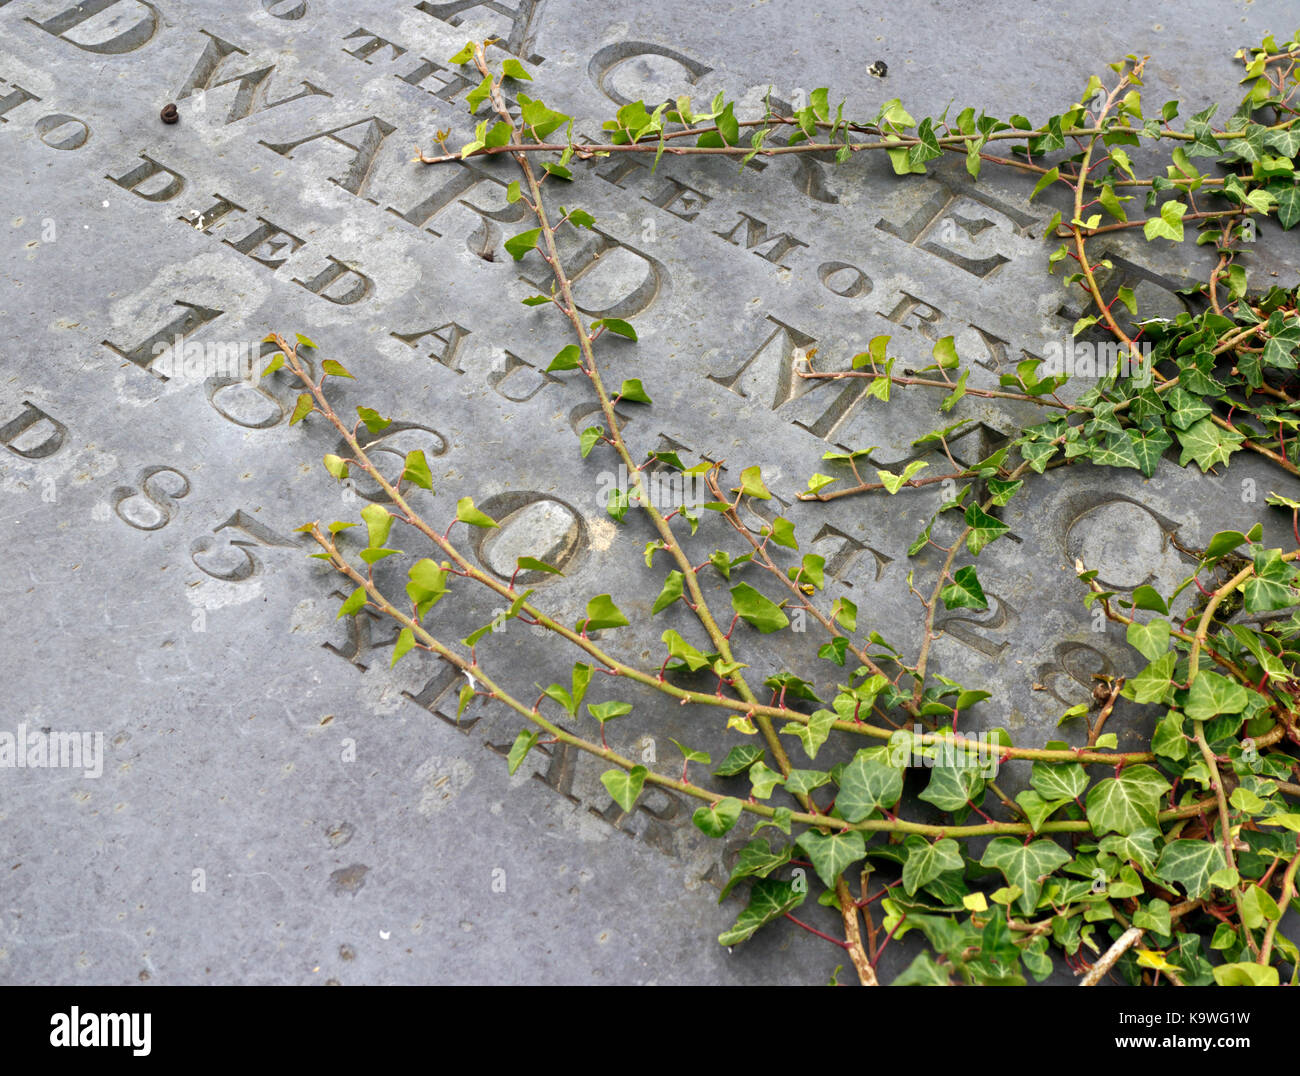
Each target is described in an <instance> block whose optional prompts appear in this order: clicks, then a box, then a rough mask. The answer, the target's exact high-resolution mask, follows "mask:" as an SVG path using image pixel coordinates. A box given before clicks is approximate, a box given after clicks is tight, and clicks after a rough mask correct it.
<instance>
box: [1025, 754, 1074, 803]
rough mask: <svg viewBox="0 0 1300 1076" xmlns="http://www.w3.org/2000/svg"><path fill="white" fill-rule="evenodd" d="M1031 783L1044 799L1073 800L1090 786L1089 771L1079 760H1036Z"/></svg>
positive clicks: (1031, 773) (1030, 779)
mask: <svg viewBox="0 0 1300 1076" xmlns="http://www.w3.org/2000/svg"><path fill="white" fill-rule="evenodd" d="M1029 783H1030V785H1032V786H1033V788H1034V789H1035V791H1037V792H1038V793H1039V794H1040V795H1041V796H1042V797H1043V798H1044V799H1047V800H1058V799H1069V800H1072V799H1074V798H1075V797H1077V796H1082V795H1083V790H1084V789H1085V788H1087V787H1088V772H1087V771H1086V770H1085V769H1084V768H1083V767H1082V766H1081V765H1079V763H1077V762H1035V763H1034V767H1033V770H1032V771H1031V772H1030V777H1029Z"/></svg>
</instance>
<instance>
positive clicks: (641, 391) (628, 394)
mask: <svg viewBox="0 0 1300 1076" xmlns="http://www.w3.org/2000/svg"><path fill="white" fill-rule="evenodd" d="M618 394H619V396H621V397H622V398H623V399H624V400H625V401H627V402H628V403H643V404H648V403H652V402H653V401H652V400H651V399H650V397H649V396H648V395H647V394H646V390H645V388H644V387H643V386H642V384H641V379H640V378H639V377H629V378H628V379H627V380H625V381H624V382H623V387H622V388H621V389H619V390H618Z"/></svg>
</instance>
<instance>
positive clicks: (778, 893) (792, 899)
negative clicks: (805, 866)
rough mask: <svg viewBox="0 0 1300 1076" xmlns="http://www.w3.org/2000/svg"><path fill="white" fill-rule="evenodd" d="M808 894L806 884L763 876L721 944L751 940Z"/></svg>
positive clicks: (792, 908)
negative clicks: (796, 885) (799, 886)
mask: <svg viewBox="0 0 1300 1076" xmlns="http://www.w3.org/2000/svg"><path fill="white" fill-rule="evenodd" d="M697 813H698V812H697ZM807 895H808V891H807V888H806V887H804V888H799V889H796V888H795V886H794V883H792V882H782V881H778V880H776V879H774V878H760V879H759V880H758V881H757V882H755V883H754V887H753V888H752V889H751V890H750V891H749V904H748V905H747V906H746V907H745V910H744V911H743V912H741V913H740V915H739V916H738V917H737V919H736V923H735V925H734V926H733V927H731V929H730V930H724V931H723V932H722V933H721V934H719V935H718V943H719V944H720V945H727V946H731V945H737V944H739V943H740V942H743V941H747V940H748V939H750V938H752V937H753V936H754V932H755V931H757V930H758V929H759V928H760V927H762V926H765V925H767V924H768V923H770V922H772V921H773V920H774V919H780V918H781V917H782V916H783V915H785V914H786V913H787V912H792V911H794V909H795V908H797V907H799V905H800V904H802V903H803V902H804V898H805V897H806V896H807Z"/></svg>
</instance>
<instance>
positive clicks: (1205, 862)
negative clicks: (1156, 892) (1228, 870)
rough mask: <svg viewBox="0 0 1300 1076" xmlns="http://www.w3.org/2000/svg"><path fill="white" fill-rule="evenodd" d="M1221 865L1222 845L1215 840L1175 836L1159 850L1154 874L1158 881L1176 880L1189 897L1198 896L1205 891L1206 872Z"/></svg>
mask: <svg viewBox="0 0 1300 1076" xmlns="http://www.w3.org/2000/svg"><path fill="white" fill-rule="evenodd" d="M1224 866H1225V860H1224V858H1223V849H1222V848H1220V847H1219V845H1218V844H1217V843H1215V842H1213V841H1189V840H1177V841H1170V842H1169V843H1168V844H1167V845H1165V847H1164V849H1163V850H1162V851H1161V853H1160V861H1159V863H1157V864H1156V875H1157V877H1159V878H1160V879H1161V880H1162V881H1165V882H1169V883H1174V882H1177V883H1178V884H1179V885H1180V886H1182V887H1183V891H1184V892H1185V893H1186V894H1187V896H1188V897H1189V898H1190V899H1192V900H1199V899H1200V898H1201V897H1203V896H1204V895H1205V894H1206V893H1208V892H1209V889H1210V875H1212V874H1214V872H1215V871H1218V870H1221V869H1222V868H1223V867H1224ZM1166 933H1167V932H1166Z"/></svg>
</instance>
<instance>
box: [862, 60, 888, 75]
mask: <svg viewBox="0 0 1300 1076" xmlns="http://www.w3.org/2000/svg"><path fill="white" fill-rule="evenodd" d="M867 74H868V75H874V76H875V77H876V78H884V77H885V76H886V75H887V74H889V65H888V64H886V63H885V61H884V60H877V61H876V62H875V63H873V64H872V65H871V66H870V67H868V68H867Z"/></svg>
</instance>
